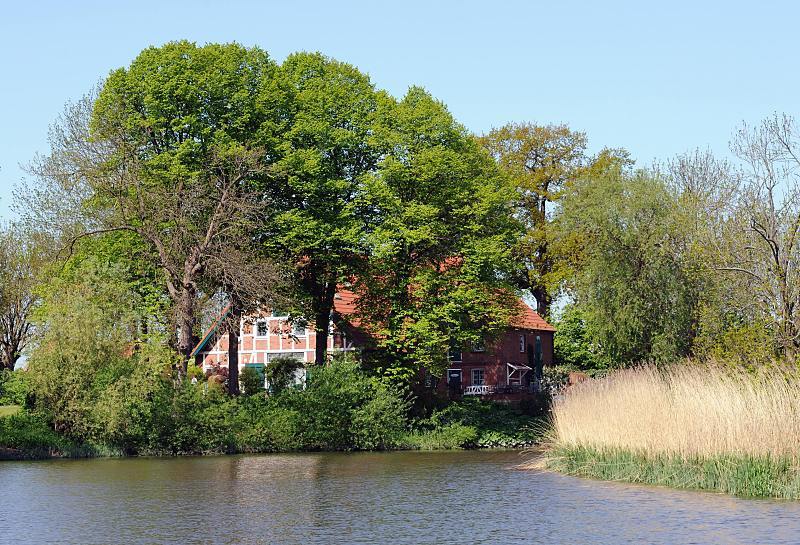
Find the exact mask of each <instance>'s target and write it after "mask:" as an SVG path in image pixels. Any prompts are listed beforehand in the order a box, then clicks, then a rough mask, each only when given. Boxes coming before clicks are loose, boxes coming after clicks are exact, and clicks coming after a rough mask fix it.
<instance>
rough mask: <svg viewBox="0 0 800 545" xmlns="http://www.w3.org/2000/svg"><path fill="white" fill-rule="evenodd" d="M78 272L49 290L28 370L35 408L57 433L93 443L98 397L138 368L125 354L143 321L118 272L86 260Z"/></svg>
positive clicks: (57, 280)
mask: <svg viewBox="0 0 800 545" xmlns="http://www.w3.org/2000/svg"><path fill="white" fill-rule="evenodd" d="M74 273H75V274H74V276H67V277H65V278H60V277H56V278H53V279H52V281H51V282H50V283H49V284H48V285H47V286H46V288H45V291H46V293H45V296H44V300H43V303H42V306H41V308H40V309H39V310H38V314H37V319H38V323H39V328H38V331H39V336H38V338H37V344H36V347H35V349H34V350H33V351H32V353H31V357H30V364H29V370H28V372H29V373H30V382H31V389H32V391H33V392H34V394H35V406H36V410H37V411H38V412H41V413H44V414H47V415H48V417H49V419H50V420H51V421H52V422H53V424H54V426H55V429H56V430H58V431H60V432H64V433H66V434H67V435H69V436H73V437H76V438H84V439H88V438H89V437H91V435H92V425H91V419H90V413H91V412H92V410H93V406H94V404H95V402H96V401H97V399H98V396H99V394H100V393H101V392H102V391H103V390H104V389H105V388H106V387H107V386H109V385H110V384H112V383H113V382H114V381H115V380H117V379H118V378H120V377H122V376H125V375H128V374H130V373H131V372H132V370H133V369H135V368H136V362H135V361H134V359H133V358H132V357H129V356H127V355H126V354H125V353H124V352H125V350H126V348H127V347H130V348H132V347H133V341H134V335H135V332H136V327H137V324H138V320H137V309H136V300H135V298H132V297H131V293H130V292H129V290H128V289H127V285H126V284H125V282H124V280H122V279H121V274H120V271H119V270H118V269H117V268H114V267H111V266H107V265H103V264H101V263H97V262H96V261H86V262H85V263H84V264H83V265H82V266H81V267H80V268H79V269H76V270H75V271H74Z"/></svg>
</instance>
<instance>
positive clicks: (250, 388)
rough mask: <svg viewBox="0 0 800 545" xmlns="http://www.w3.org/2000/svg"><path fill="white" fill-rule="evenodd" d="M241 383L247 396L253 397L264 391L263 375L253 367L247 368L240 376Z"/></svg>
mask: <svg viewBox="0 0 800 545" xmlns="http://www.w3.org/2000/svg"><path fill="white" fill-rule="evenodd" d="M239 382H240V383H241V384H242V389H243V390H244V394H245V395H246V396H252V395H255V394H257V393H258V392H260V391H262V390H263V389H264V381H263V380H262V379H261V375H260V374H259V373H258V371H256V370H255V369H253V368H252V367H245V368H244V369H243V370H242V372H241V374H240V375H239Z"/></svg>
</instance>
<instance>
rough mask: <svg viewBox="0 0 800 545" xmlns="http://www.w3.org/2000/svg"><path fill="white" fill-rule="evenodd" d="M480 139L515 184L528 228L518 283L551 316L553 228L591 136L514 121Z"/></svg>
mask: <svg viewBox="0 0 800 545" xmlns="http://www.w3.org/2000/svg"><path fill="white" fill-rule="evenodd" d="M481 143H482V144H483V145H484V147H486V149H487V150H489V152H490V153H491V154H492V155H493V156H494V158H495V159H496V160H497V163H498V164H499V165H500V167H501V168H502V169H503V171H504V172H505V173H506V174H507V175H508V177H509V178H510V180H511V181H512V183H513V184H514V186H515V187H516V199H515V202H516V210H515V213H516V216H517V218H518V219H519V220H520V221H521V222H522V223H523V224H524V226H525V228H526V229H525V233H524V234H523V236H522V237H520V240H519V243H518V245H517V247H516V249H515V253H516V255H517V258H518V264H519V267H518V269H517V274H516V277H515V280H516V283H517V285H518V286H519V288H521V289H524V290H528V291H529V292H530V294H531V295H532V296H533V297H534V298H535V299H536V303H537V311H538V312H539V314H541V315H542V316H548V315H549V313H550V305H551V304H552V301H553V296H554V294H553V291H554V289H555V288H554V287H553V285H554V279H553V278H551V276H552V271H553V267H554V257H553V255H552V252H551V250H550V238H551V233H550V229H549V226H550V223H551V219H552V214H553V212H554V210H555V204H556V203H557V202H558V201H559V200H560V198H561V195H562V191H563V190H564V189H565V186H566V185H567V184H569V183H570V182H571V181H573V180H575V179H576V178H577V177H578V176H579V175H580V174H581V172H582V171H583V169H584V167H585V166H586V165H587V163H588V162H589V160H588V157H587V156H586V153H585V151H586V135H585V134H584V133H582V132H577V131H573V130H571V129H570V128H569V127H567V126H566V125H536V124H533V123H509V124H508V125H504V126H502V127H500V128H497V129H493V130H492V131H490V132H489V133H488V134H486V135H484V136H483V137H481Z"/></svg>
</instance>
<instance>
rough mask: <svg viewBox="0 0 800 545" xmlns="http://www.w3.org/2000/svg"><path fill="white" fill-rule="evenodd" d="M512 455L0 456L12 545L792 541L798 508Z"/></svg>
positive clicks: (0, 505) (0, 487)
mask: <svg viewBox="0 0 800 545" xmlns="http://www.w3.org/2000/svg"><path fill="white" fill-rule="evenodd" d="M522 460H523V458H522V455H520V453H517V452H494V451H490V452H487V451H481V452H428V453H424V452H397V453H363V454H289V455H264V456H222V457H208V458H169V459H163V458H143V459H122V460H69V461H46V462H4V463H2V464H0V491H2V492H1V493H0V536H2V541H3V542H8V543H17V544H25V543H37V544H38V543H52V544H62V543H63V544H85V545H94V544H98V545H99V544H104V545H106V544H116V543H119V544H131V545H133V544H137V545H138V544H142V545H144V544H155V543H159V544H206V543H208V544H212V543H213V544H218V543H219V544H225V543H227V544H260V543H303V544H308V543H312V544H317V543H354V544H355V543H365V544H366V543H397V544H417V543H436V544H463V543H476V544H477V543H499V544H509V545H513V544H523V543H524V544H528V543H530V544H534V543H598V544H614V545H616V544H619V543H742V544H751V543H787V544H788V543H798V542H800V503H794V502H780V501H768V500H745V499H739V498H732V497H728V496H721V495H717V494H709V493H702V492H690V491H676V490H670V489H664V488H655V487H647V486H633V485H625V484H618V483H603V482H596V481H589V480H582V479H575V478H571V477H565V476H562V475H558V474H554V473H549V472H542V471H520V470H517V469H514V466H515V465H516V464H518V463H519V462H521V461H522Z"/></svg>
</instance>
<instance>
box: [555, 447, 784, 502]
mask: <svg viewBox="0 0 800 545" xmlns="http://www.w3.org/2000/svg"><path fill="white" fill-rule="evenodd" d="M546 463H547V465H548V466H549V467H550V468H551V469H554V470H556V471H561V472H563V473H567V474H569V475H576V476H580V477H593V478H597V479H604V480H609V481H628V482H633V483H645V484H654V485H660V486H671V487H674V488H689V489H698V490H710V491H713V492H722V493H725V494H734V495H737V496H744V497H764V498H782V499H794V500H796V499H800V479H798V472H797V466H796V465H795V463H794V462H793V461H792V460H789V459H772V458H756V457H751V456H736V455H730V456H721V457H716V458H711V459H701V458H688V459H687V458H682V457H679V456H669V455H657V456H645V455H643V454H639V453H636V452H629V451H622V450H601V449H595V448H589V447H582V446H581V447H572V446H567V445H563V446H558V447H557V448H555V449H554V450H551V451H550V452H548V454H547V458H546Z"/></svg>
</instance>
